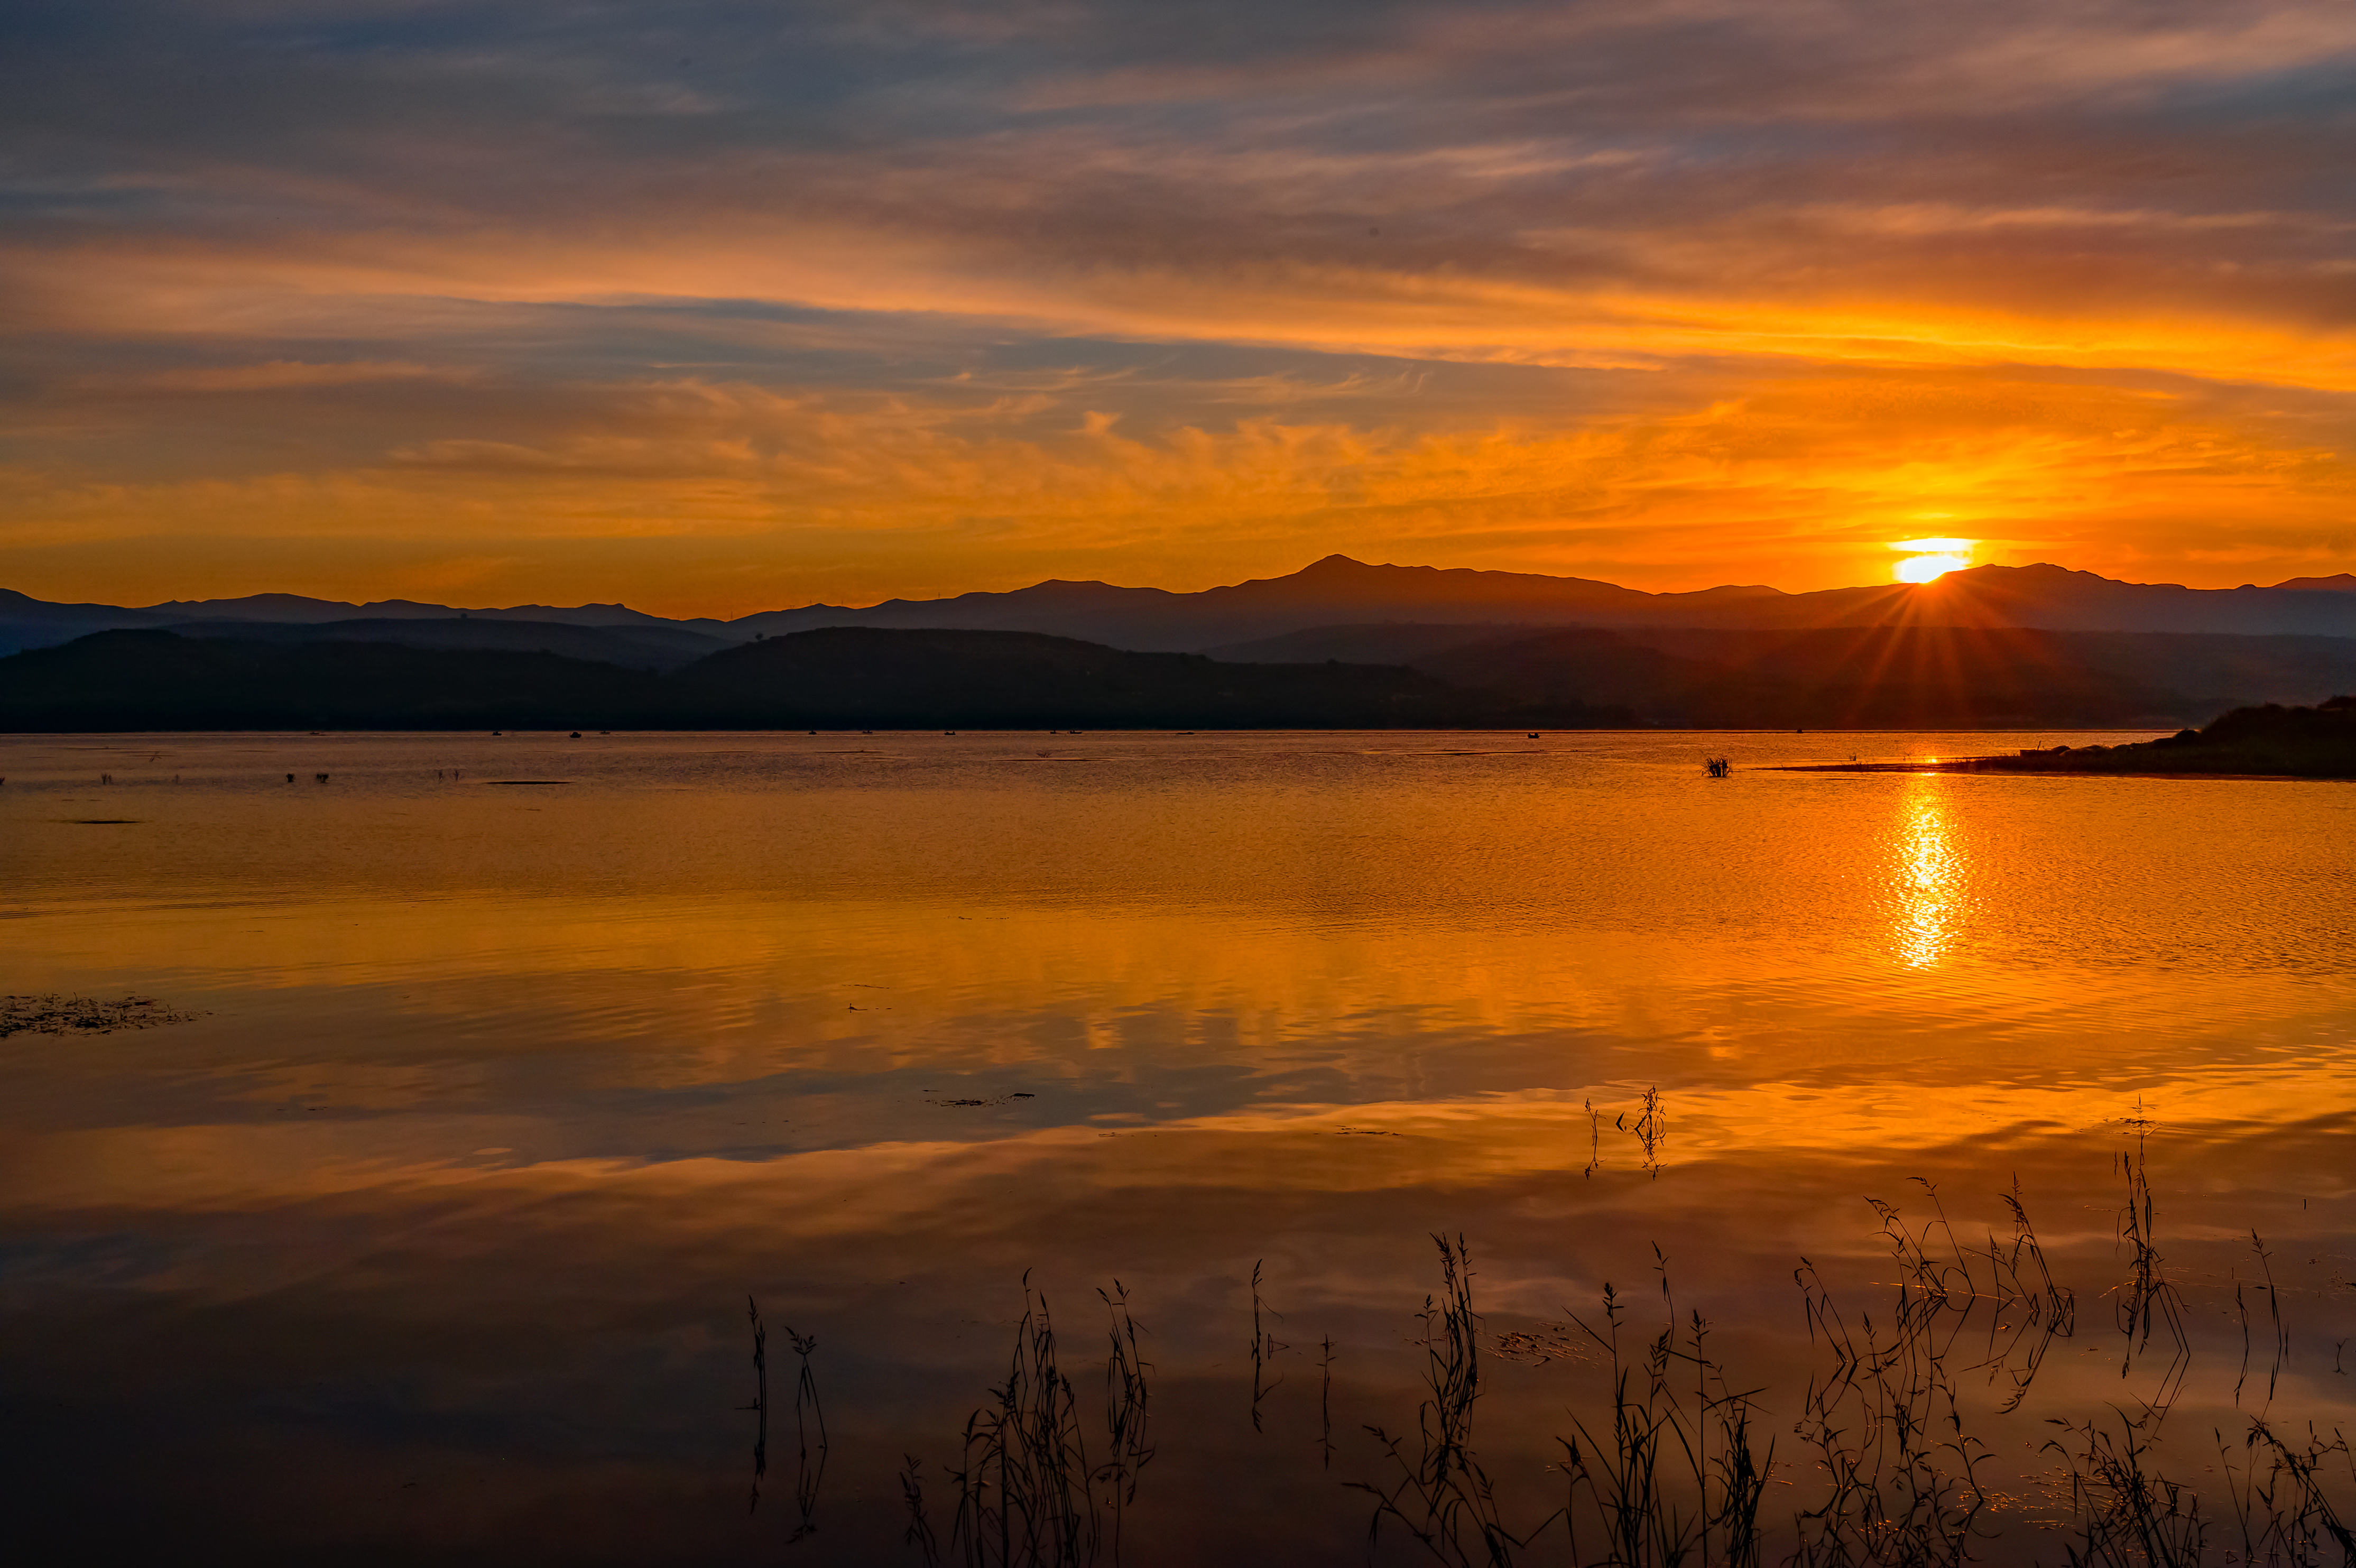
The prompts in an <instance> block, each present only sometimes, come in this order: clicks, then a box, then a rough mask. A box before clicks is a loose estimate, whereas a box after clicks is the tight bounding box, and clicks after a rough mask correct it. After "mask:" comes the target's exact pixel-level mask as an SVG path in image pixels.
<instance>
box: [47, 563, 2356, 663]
mask: <svg viewBox="0 0 2356 1568" xmlns="http://www.w3.org/2000/svg"><path fill="white" fill-rule="evenodd" d="M462 614H463V615H464V616H466V618H470V619H473V620H513V621H530V622H540V623H550V624H563V625H573V626H584V627H606V628H641V629H644V628H675V629H680V630H684V631H688V632H695V633H701V634H704V635H708V636H712V637H717V638H720V639H723V640H726V641H738V642H741V641H749V640H751V639H753V638H754V637H755V636H756V635H762V636H769V637H776V636H782V635H786V634H789V633H792V632H797V631H808V630H813V629H817V628H823V627H843V626H865V627H889V628H909V629H916V628H921V629H948V630H972V631H1033V632H1043V633H1045V634H1048V635H1050V636H1056V637H1071V638H1077V639H1082V640H1085V641H1090V642H1098V643H1103V644H1105V645H1106V646H1108V647H1114V648H1125V649H1130V650H1139V651H1164V652H1206V651H1210V650H1215V649H1216V650H1224V649H1227V648H1230V647H1232V646H1233V645H1237V644H1248V643H1253V642H1257V641H1259V640H1261V639H1269V638H1280V637H1285V636H1288V635H1290V634H1293V633H1298V632H1304V631H1309V630H1312V629H1313V628H1321V627H1332V626H1338V625H1371V624H1380V623H1384V622H1397V623H1401V624H1428V625H1457V626H1495V627H1501V628H1502V627H1507V626H1528V627H1535V628H1543V627H1570V626H1585V627H1604V628H1615V629H1623V630H1625V629H1637V628H1714V629H1721V630H1801V629H1807V628H1828V627H1842V626H1955V627H1979V628H2003V627H2026V628H2033V629H2038V630H2046V631H2157V632H2179V633H2190V632H2219V633H2233V634H2235V635H2241V636H2294V635H2296V636H2316V637H2350V638H2356V579H2351V577H2350V576H2349V575H2348V574H2346V573H2341V574H2340V575H2336V576H2319V577H2297V578H2293V579H2291V580H2290V581H2288V582H2286V583H2283V584H2279V585H2276V586H2275V587H2271V588H2261V587H2254V586H2244V587H2239V588H2184V587H2178V586H2176V585H2170V584H2154V583H2122V582H2116V581H2114V580H2112V579H2110V578H2107V577H2103V576H2099V575H2095V574H2094V573H2092V572H2073V571H2070V570H2067V569H2065V568H2063V567H2061V566H2052V565H2035V566H1978V567H1974V568H1971V569H1969V570H1966V571H1962V572H1952V573H1949V574H1948V575H1946V576H1944V577H1942V578H1940V579H1939V580H1938V581H1937V582H1934V583H1926V584H1922V585H1919V586H1917V585H1907V584H1898V583H1884V584H1878V585H1868V586H1863V587H1854V588H1830V589H1826V590H1823V591H1821V592H1817V593H1807V594H1787V593H1784V592H1783V591H1781V590H1780V589H1776V588H1769V587H1761V586H1756V585H1749V586H1725V587H1717V588H1705V589H1702V590H1700V591H1698V592H1693V593H1669V594H1653V593H1644V592H1641V591H1639V590H1637V589H1634V588H1623V587H1620V586H1618V585H1615V584H1612V583H1605V582H1599V581H1596V580H1594V579H1592V578H1586V577H1549V576H1544V575H1537V574H1535V573H1527V572H1479V571H1472V570H1467V569H1462V568H1450V569H1446V570H1442V569H1440V568H1437V567H1431V566H1399V565H1386V564H1369V563H1367V562H1363V561H1355V560H1352V559H1351V558H1350V557H1348V556H1346V555H1329V556H1327V557H1325V558H1324V559H1323V560H1322V561H1318V562H1314V563H1312V564H1310V565H1308V566H1306V567H1304V568H1302V569H1301V571H1298V572H1293V573H1290V574H1288V575H1284V576H1280V577H1265V578H1257V579H1254V580H1252V581H1249V582H1244V583H1235V584H1230V585H1226V586H1223V587H1215V588H1206V589H1204V590H1202V591H1201V592H1199V593H1172V592H1169V591H1167V590H1164V589H1161V588H1125V587H1116V586H1114V585H1110V584H1108V583H1073V582H1063V581H1050V582H1045V583H1037V584H1033V585H1032V586H1030V587H1027V588H1018V589H1015V590H1013V591H1012V592H1008V593H973V594H960V595H958V596H954V597H950V598H942V599H892V600H887V601H885V602H884V603H883V604H879V605H869V606H865V607H849V606H841V605H806V606H803V607H799V608H797V609H780V610H764V611H761V612H758V613H756V614H754V615H749V616H743V617H740V618H737V619H735V620H733V621H724V622H723V621H718V620H710V619H693V620H679V621H669V620H664V619H662V618H659V617H656V616H649V615H647V614H644V613H643V612H641V611H637V610H633V609H631V608H629V607H626V606H624V605H580V606H574V607H555V606H549V605H514V606H509V607H506V608H504V609H488V608H484V609H469V610H466V611H463V612H462V611H459V610H455V609H453V608H451V607H447V606H444V605H426V604H419V603H416V602H415V601H412V600H407V599H386V600H379V601H374V602H371V603H369V604H362V605H354V604H347V603H342V602H338V601H331V600H326V599H313V598H307V597H305V596H302V595H299V594H255V595H251V596H246V597H243V598H237V599H176V600H171V601H168V602H166V603H165V604H160V605H151V606H148V607H145V608H141V609H128V608H122V607H113V606H106V605H49V604H45V603H43V602H42V601H40V600H37V599H29V598H27V597H26V596H23V595H21V594H12V593H7V592H5V591H0V651H5V650H9V649H14V648H36V647H47V646H49V645H52V644H55V643H58V642H62V641H65V640H67V639H70V638H73V637H79V636H82V635H85V634H86V633H89V632H91V631H97V630H102V629H105V628H122V627H158V626H171V625H179V624H186V623H188V622H194V621H203V622H214V621H249V622H272V623H280V624H301V625H311V624H319V623H324V622H334V621H352V620H377V621H383V620H449V619H455V618H459V617H460V616H461V615H462Z"/></svg>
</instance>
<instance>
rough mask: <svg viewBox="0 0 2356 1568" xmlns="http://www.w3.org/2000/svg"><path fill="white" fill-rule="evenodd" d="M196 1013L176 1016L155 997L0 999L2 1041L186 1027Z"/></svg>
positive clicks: (24, 997)
mask: <svg viewBox="0 0 2356 1568" xmlns="http://www.w3.org/2000/svg"><path fill="white" fill-rule="evenodd" d="M196 1016H197V1015H195V1014H194V1013H176V1012H174V1011H173V1010H172V1009H170V1008H169V1007H166V1006H165V1005H164V1004H162V1003H161V1002H158V1001H156V1000H155V998H154V997H152V996H125V997H123V998H122V999H120V1000H119V1001H113V1002H102V1001H100V1000H99V999H97V998H96V997H91V996H60V995H58V994H56V993H50V994H48V995H45V996H0V1039H5V1038H6V1037H7V1036H10V1035H111V1034H112V1033H113V1032H114V1031H115V1030H117V1029H154V1028H159V1027H161V1026H164V1025H166V1024H186V1023H187V1022H189V1021H190V1020H191V1019H193V1018H195V1017H196Z"/></svg>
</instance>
